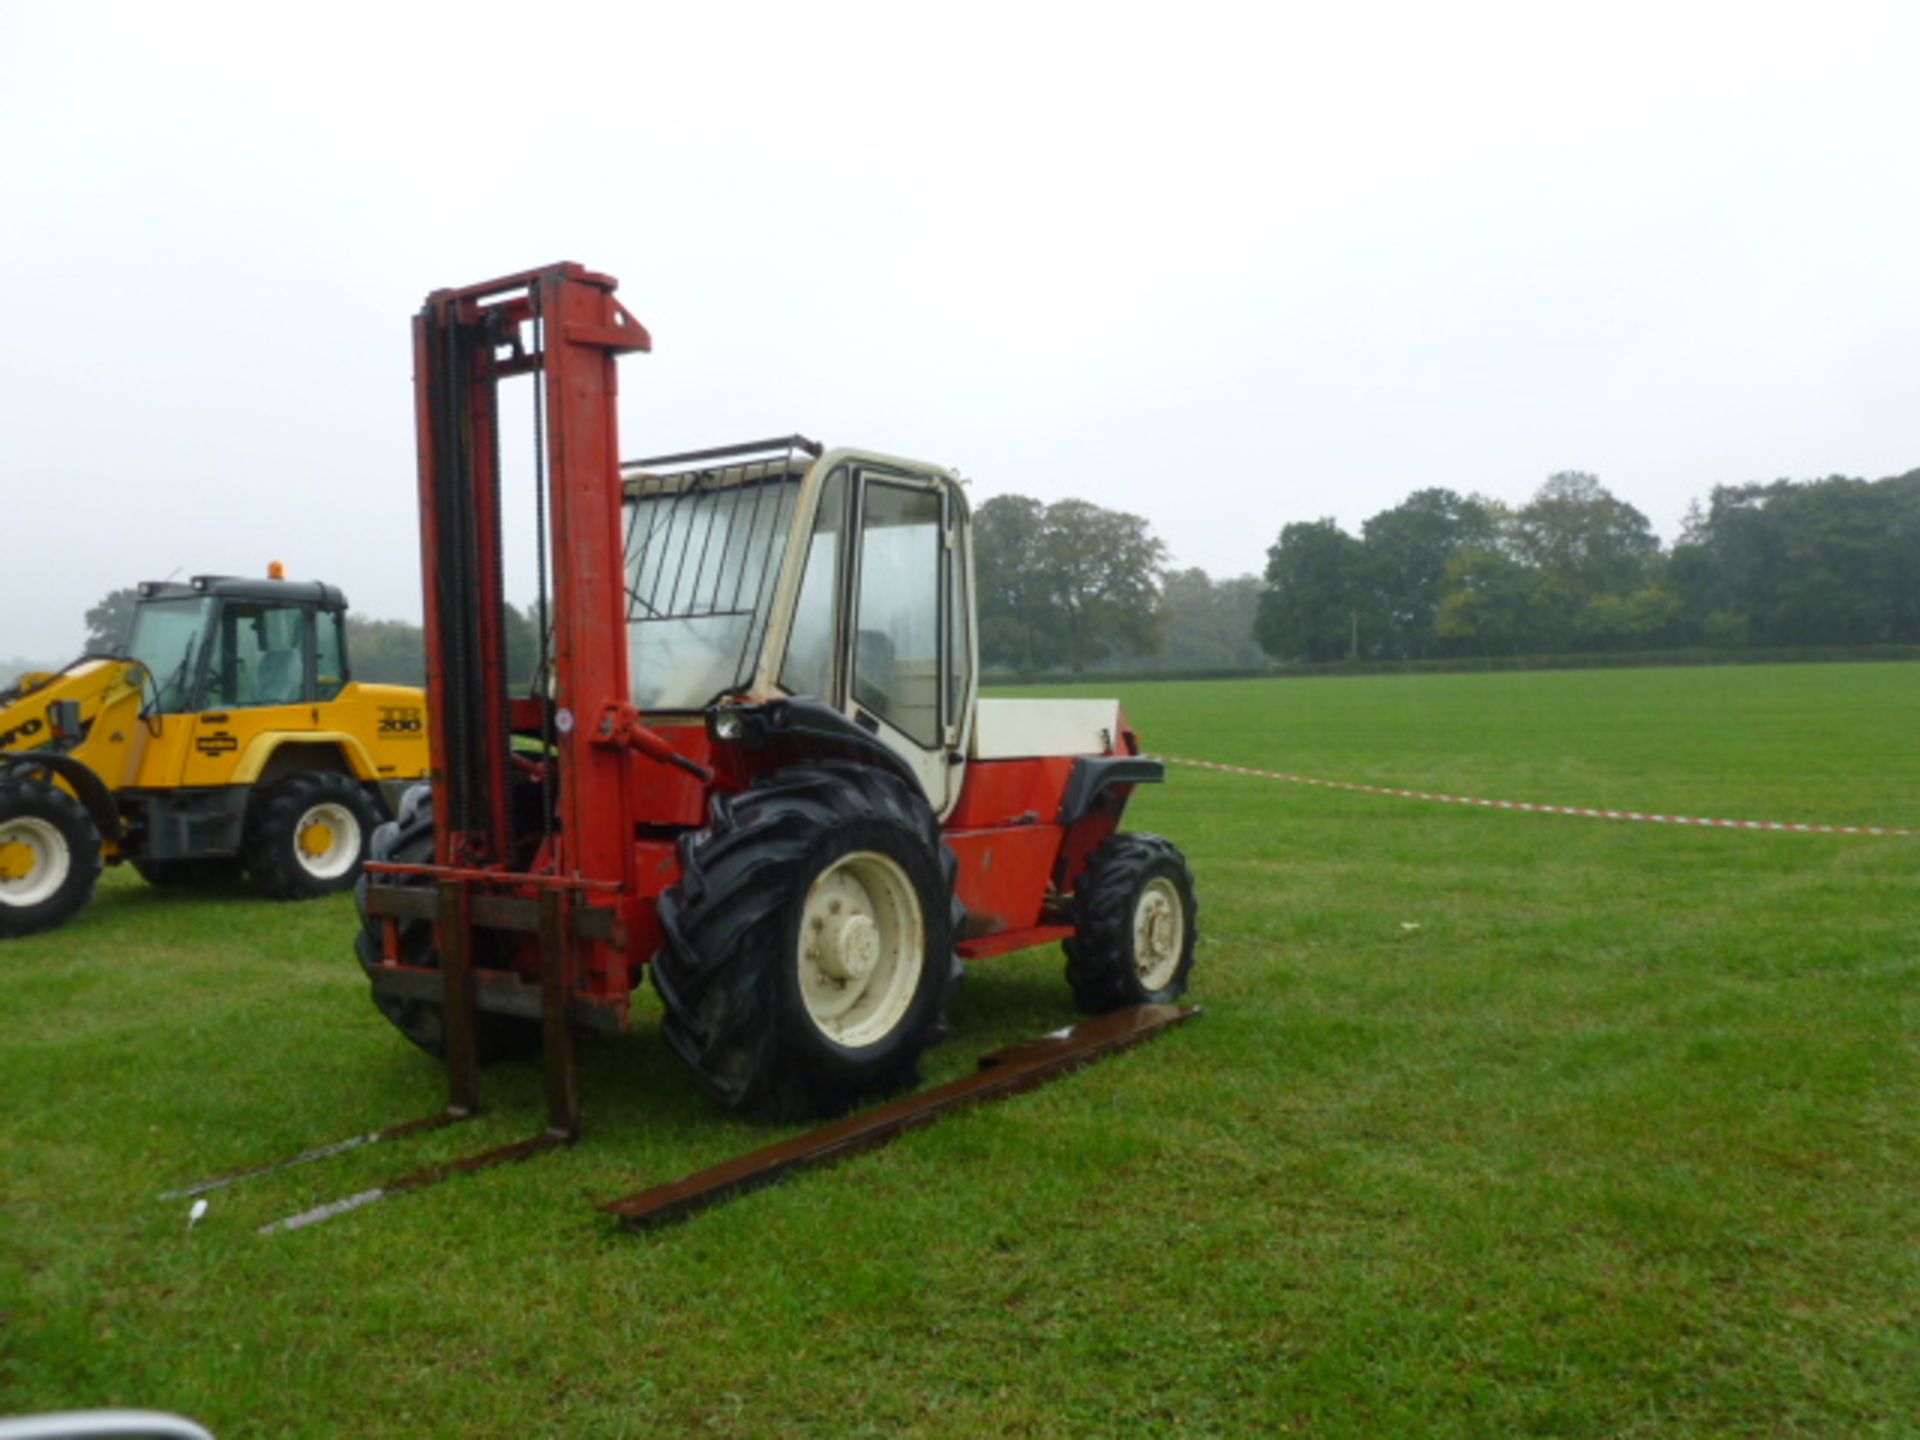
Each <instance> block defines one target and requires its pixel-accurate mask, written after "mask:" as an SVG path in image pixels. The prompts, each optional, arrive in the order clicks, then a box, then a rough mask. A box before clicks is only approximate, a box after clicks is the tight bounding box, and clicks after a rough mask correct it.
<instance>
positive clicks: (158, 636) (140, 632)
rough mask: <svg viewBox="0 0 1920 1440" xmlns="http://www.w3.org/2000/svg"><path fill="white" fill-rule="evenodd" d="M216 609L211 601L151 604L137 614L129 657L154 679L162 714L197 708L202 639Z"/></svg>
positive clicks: (135, 615) (141, 607)
mask: <svg viewBox="0 0 1920 1440" xmlns="http://www.w3.org/2000/svg"><path fill="white" fill-rule="evenodd" d="M212 608H213V601H211V600H148V601H143V602H142V603H141V605H140V608H139V609H138V610H137V611H136V612H135V613H134V618H133V637H132V639H130V640H129V641H128V642H127V653H128V655H130V656H131V657H132V658H133V659H135V660H138V661H139V662H140V663H141V664H142V665H144V666H146V667H147V673H148V674H149V675H151V676H152V677H153V694H154V695H155V696H156V697H157V698H156V700H155V702H154V710H155V711H157V712H158V713H160V714H163V715H175V714H178V713H180V712H181V711H183V710H189V709H192V708H193V684H194V681H195V680H197V679H198V678H199V676H200V658H201V656H202V655H203V654H204V653H205V650H204V647H203V644H202V641H201V638H200V637H201V633H202V631H203V630H204V629H205V626H206V621H207V615H208V612H209V611H210V610H211V609H212Z"/></svg>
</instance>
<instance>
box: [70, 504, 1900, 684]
mask: <svg viewBox="0 0 1920 1440" xmlns="http://www.w3.org/2000/svg"><path fill="white" fill-rule="evenodd" d="M974 561H975V571H976V583H977V587H978V598H977V604H978V608H979V625H980V654H981V661H982V664H983V666H984V668H986V669H987V670H989V671H994V672H998V673H1001V674H1008V673H1012V674H1033V673H1036V672H1041V671H1049V672H1071V673H1079V672H1083V671H1089V670H1098V669H1101V668H1109V667H1115V666H1123V667H1129V668H1134V667H1139V668H1156V667H1158V668H1169V669H1232V668H1252V667H1256V666H1259V665H1261V664H1262V663H1264V662H1266V661H1269V660H1279V661H1284V662H1294V661H1330V660H1349V659H1352V660H1371V661H1395V660H1424V659H1445V658H1450V657H1472V656H1488V657H1496V656H1505V655H1533V654H1567V653H1580V652H1594V651H1609V650H1613V651H1624V650H1632V651H1646V650H1662V649H1679V648H1692V647H1701V646H1705V647H1714V648H1719V649H1726V648H1738V647H1746V646H1770V647H1771V646H1818V645H1885V644H1894V645H1911V644H1920V470H1915V471H1911V472H1909V473H1908V474H1905V475H1900V476H1896V477H1893V478H1891V479H1885V480H1874V481H1868V480H1856V479H1849V478H1847V477H1844V476H1834V477H1831V478H1829V479H1825V480H1812V481H1790V480H1776V481H1774V482H1772V483H1771V484H1749V485H1722V486H1717V487H1715V489H1714V490H1713V492H1712V494H1711V495H1710V496H1709V497H1708V500H1707V503H1706V504H1705V505H1701V504H1699V503H1698V502H1696V503H1695V504H1694V506H1693V507H1692V510H1691V511H1690V512H1689V514H1688V516H1687V520H1686V524H1685V527H1684V529H1683V530H1682V532H1681V534H1680V537H1679V539H1678V540H1676V541H1675V542H1674V544H1673V545H1672V546H1670V547H1669V546H1663V545H1662V544H1661V543H1660V540H1659V538H1658V537H1657V536H1656V535H1655V534H1654V533H1653V527H1652V526H1651V525H1650V524H1649V523H1648V521H1647V517H1646V516H1645V515H1643V514H1641V513H1640V511H1639V510H1637V509H1635V508H1634V507H1633V506H1632V505H1630V504H1628V503H1627V502H1626V501H1624V500H1621V499H1620V498H1618V497H1617V496H1615V495H1613V494H1612V493H1611V492H1610V491H1608V490H1607V488H1606V487H1605V486H1604V485H1602V484H1601V483H1600V481H1599V480H1598V479H1597V478H1595V477H1594V476H1592V475H1589V474H1586V473H1584V472H1582V471H1577V470H1569V471H1563V472H1561V473H1559V474H1556V475H1553V476H1550V477H1549V478H1548V479H1547V480H1546V482H1545V483H1544V484H1543V485H1541V486H1540V488H1539V489H1538V490H1537V491H1536V492H1535V493H1534V495H1533V496H1532V498H1531V499H1529V500H1528V501H1527V502H1526V504H1524V505H1521V506H1519V507H1518V508H1514V507H1510V506H1507V505H1505V504H1503V503H1501V502H1500V501H1498V500H1492V499H1489V498H1487V497H1486V496H1483V495H1464V496H1463V495H1460V494H1457V493H1456V492H1454V491H1452V490H1446V489H1439V488H1433V489H1425V490H1417V491H1415V492H1414V493H1413V494H1411V495H1409V496H1408V497H1407V498H1406V499H1405V500H1403V501H1401V502H1400V503H1399V504H1398V505H1395V506H1393V507H1392V508H1390V509H1387V510H1382V511H1381V512H1380V513H1379V514H1377V515H1374V516H1372V517H1371V518H1369V519H1368V520H1367V521H1366V522H1365V523H1363V524H1362V525H1361V527H1360V533H1359V534H1358V535H1351V534H1349V533H1347V532H1346V531H1345V530H1343V529H1342V528H1341V527H1340V526H1339V525H1338V524H1337V523H1336V522H1335V521H1333V520H1330V519H1328V520H1314V521H1302V522H1298V523H1295V524H1291V525H1288V526H1286V527H1285V528H1284V529H1282V530H1281V532H1280V535H1279V538H1278V539H1277V540H1276V541H1275V543H1274V544H1273V546H1272V547H1271V548H1270V549H1269V550H1268V552H1267V568H1266V573H1265V575H1264V576H1262V577H1255V576H1252V575H1241V576H1235V577H1232V578H1229V579H1224V580H1216V579H1213V578H1212V577H1210V576H1209V575H1207V574H1206V572H1205V571H1202V570H1198V569H1184V570H1170V569H1169V568H1168V567H1167V564H1166V561H1167V548H1166V546H1165V544H1164V543H1162V541H1161V540H1160V539H1159V538H1158V537H1157V536H1155V535H1154V533H1153V527H1152V526H1151V525H1150V524H1148V522H1147V521H1146V520H1144V519H1142V518H1141V517H1140V516H1138V515H1129V514H1126V513H1125V512H1122V511H1117V510H1107V509H1104V508H1102V507H1101V506H1098V505H1094V504H1091V503H1089V502H1087V501H1085V500H1058V501H1054V502H1053V503H1051V504H1047V503H1043V502H1041V501H1039V500H1035V499H1033V498H1031V497H1029V496H1025V495H1001V496H996V497H995V498H993V499H991V500H988V501H987V502H986V503H985V504H983V505H981V506H980V508H979V509H978V511H977V512H976V513H975V516H974ZM134 599H135V592H134V591H133V590H132V589H122V590H115V591H112V592H111V593H109V594H108V595H106V596H104V597H103V598H102V599H101V601H100V603H99V604H97V605H95V606H94V607H93V608H92V609H90V610H89V611H88V612H87V615H86V622H87V630H88V640H87V648H88V650H89V651H90V652H96V651H114V650H118V649H121V648H122V647H124V645H125V643H126V638H127V632H128V629H129V627H130V625H131V622H132V618H133V605H134ZM506 619H507V659H508V669H509V671H510V673H511V675H512V677H513V680H514V682H515V683H516V684H524V683H526V682H527V681H528V680H529V679H530V678H531V676H532V673H533V670H534V666H535V663H536V641H537V633H536V629H535V625H534V621H533V617H532V614H531V612H530V610H529V611H522V610H520V609H518V608H517V607H515V606H512V605H509V606H508V607H507V616H506ZM424 648H425V647H424V637H423V635H422V632H421V629H420V627H419V626H418V625H414V624H411V623H409V622H407V621H404V620H373V619H368V618H366V617H364V616H360V615H349V616H348V617H347V652H348V656H349V659H350V661H351V663H352V666H353V671H354V674H355V675H356V676H358V677H359V678H360V679H362V680H370V681H385V682H389V683H395V684H416V685H417V684H420V683H422V681H423V679H424V676H425V673H426V662H425V654H424Z"/></svg>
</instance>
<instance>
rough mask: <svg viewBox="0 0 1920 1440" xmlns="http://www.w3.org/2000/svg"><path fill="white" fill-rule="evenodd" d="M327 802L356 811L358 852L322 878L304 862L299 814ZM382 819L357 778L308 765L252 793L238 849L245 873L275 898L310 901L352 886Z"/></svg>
mask: <svg viewBox="0 0 1920 1440" xmlns="http://www.w3.org/2000/svg"><path fill="white" fill-rule="evenodd" d="M327 802H332V803H334V804H337V805H341V806H344V807H345V808H346V809H348V810H350V811H352V812H353V817H354V819H355V820H356V821H358V822H359V825H360V854H359V856H358V857H357V858H356V859H355V860H354V862H353V864H352V865H351V866H349V867H348V868H347V869H346V870H345V871H343V872H342V873H341V874H339V875H336V876H329V877H326V878H321V877H319V876H315V875H313V874H310V873H309V872H308V871H307V870H306V869H304V868H303V867H302V866H301V864H300V861H299V859H298V857H297V856H296V855H295V854H294V846H295V845H296V843H297V840H298V830H299V825H300V817H301V816H303V815H305V814H306V813H307V812H308V811H309V810H311V809H312V808H313V807H314V806H315V805H319V804H324V803H327ZM379 824H380V809H379V807H378V806H377V805H375V804H374V802H373V799H372V797H370V796H369V795H368V794H367V792H366V789H365V787H363V786H362V785H361V784H360V782H359V781H358V780H355V779H354V778H353V777H352V776H351V775H343V774H341V773H340V772H339V771H337V770H306V771H302V772H301V773H299V774H297V775H289V776H287V777H286V778H285V779H284V780H276V781H274V782H273V784H271V785H267V786H264V787H262V788H261V789H260V790H258V791H256V792H255V793H254V795H253V796H252V797H251V799H250V800H249V802H248V805H247V822H246V829H245V835H244V838H243V839H242V841H241V846H240V851H241V854H242V855H243V856H244V857H245V860H246V866H247V873H248V874H249V875H251V876H252V877H253V882H254V884H256V885H258V886H259V887H260V889H261V890H262V891H263V892H264V893H265V894H266V895H268V896H269V897H271V898H272V899H275V900H312V899H314V898H316V897H318V896H321V895H331V894H333V893H334V892H335V891H339V890H347V889H350V888H352V886H353V885H354V884H355V882H356V881H358V879H359V878H360V866H361V863H362V862H363V861H364V860H365V859H366V858H367V852H368V848H369V843H370V839H371V837H372V835H373V832H374V830H375V828H376V827H378V825H379Z"/></svg>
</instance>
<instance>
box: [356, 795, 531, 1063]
mask: <svg viewBox="0 0 1920 1440" xmlns="http://www.w3.org/2000/svg"><path fill="white" fill-rule="evenodd" d="M431 794H432V792H431V791H430V790H428V788H427V787H426V786H424V785H422V786H419V787H417V788H416V789H415V790H412V791H409V792H408V794H407V798H406V800H405V801H404V802H403V803H402V804H401V806H400V818H399V819H398V820H396V821H390V822H389V823H387V824H385V825H382V826H380V828H379V829H377V830H375V831H374V832H373V841H372V844H371V847H370V848H371V855H372V858H373V859H375V860H394V861H398V862H399V863H400V864H402V865H431V864H432V863H433V802H432V800H431V799H430V798H429V797H430V796H431ZM416 796H417V797H419V798H415V797H416ZM389 879H390V881H392V882H393V883H397V884H402V885H406V884H412V883H415V882H414V881H413V880H412V879H410V878H404V877H398V876H392V877H389ZM367 883H368V882H367V877H366V876H365V875H362V876H361V877H360V878H359V879H358V880H357V881H356V882H355V884H354V887H353V899H354V905H355V907H356V908H357V909H358V911H359V913H360V933H359V934H358V935H356V936H354V938H353V950H354V954H355V955H356V956H357V957H358V958H359V960H360V968H361V969H362V970H363V971H365V972H366V974H367V978H368V980H369V981H371V980H372V978H373V967H374V966H375V965H377V964H378V963H379V962H380V952H381V945H382V942H383V939H384V935H383V931H384V929H385V927H384V926H383V925H382V923H381V922H380V921H379V920H378V919H375V918H369V917H368V915H367ZM419 883H425V882H419ZM399 928H400V936H399V939H400V959H401V961H402V962H403V963H405V964H408V965H420V966H424V967H426V968H428V969H438V968H439V965H440V957H439V956H438V955H437V954H436V953H435V952H434V949H433V926H432V925H431V924H429V923H428V922H427V921H425V920H402V921H400V922H399ZM476 938H478V937H476ZM373 1003H374V1007H375V1008H376V1009H377V1010H379V1012H380V1013H381V1014H382V1015H384V1016H386V1017H387V1019H388V1020H389V1021H391V1022H392V1024H393V1027H394V1029H396V1030H398V1031H399V1032H400V1033H401V1034H402V1035H404V1036H406V1037H407V1039H409V1040H411V1041H412V1042H413V1043H414V1044H416V1045H418V1046H419V1047H420V1048H421V1049H422V1050H424V1051H426V1052H427V1053H428V1054H429V1055H432V1056H434V1057H436V1058H438V1059H441V1060H444V1059H446V1058H447V1032H446V1026H445V1025H444V1024H443V1023H442V1014H441V1007H440V1004H439V1002H438V1001H434V1000H402V999H399V998H398V997H396V996H392V995H382V994H380V993H379V992H378V991H377V990H376V991H374V992H373ZM473 1018H474V1050H475V1053H476V1054H477V1055H478V1057H479V1060H480V1063H481V1064H482V1065H491V1064H493V1063H494V1062H495V1061H496V1060H519V1059H524V1058H525V1057H527V1056H529V1055H537V1054H539V1053H540V1022H539V1021H537V1020H523V1019H521V1018H520V1017H519V1016H517V1015H494V1014H490V1013H488V1012H486V1011H481V1012H480V1013H478V1014H476V1015H475V1016H474V1017H473Z"/></svg>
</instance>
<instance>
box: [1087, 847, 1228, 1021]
mask: <svg viewBox="0 0 1920 1440" xmlns="http://www.w3.org/2000/svg"><path fill="white" fill-rule="evenodd" d="M1199 908H1200V907H1199V903H1198V902H1197V901H1196V900H1195V899H1194V895H1193V871H1192V870H1190V869H1189V868H1188V867H1187V857H1186V856H1184V855H1182V854H1181V853H1180V850H1179V847H1177V846H1176V845H1175V844H1174V843H1173V842H1172V841H1171V840H1167V839H1165V838H1163V837H1161V836H1159V835H1147V834H1123V835H1112V836H1109V837H1108V838H1107V839H1106V840H1105V841H1104V842H1103V843H1102V844H1101V846H1100V848H1099V849H1097V850H1095V851H1094V852H1093V858H1092V859H1090V860H1089V861H1088V862H1087V868H1086V872H1085V873H1084V874H1082V875H1081V877H1080V883H1079V885H1078V886H1077V887H1076V889H1075V894H1074V899H1073V924H1074V934H1073V936H1072V938H1071V939H1069V940H1068V941H1067V942H1066V944H1065V946H1064V948H1065V950H1066V952H1067V983H1068V984H1069V985H1071V986H1072V987H1073V1001H1074V1004H1075V1005H1077V1006H1079V1008H1080V1009H1081V1011H1083V1012H1084V1013H1086V1014H1088V1015H1104V1014H1106V1013H1107V1012H1109V1011H1112V1010H1120V1009H1124V1008H1125V1007H1126V1006H1128V1005H1164V1004H1168V1003H1171V1002H1172V1001H1174V1000H1177V999H1179V998H1180V997H1181V996H1182V995H1184V994H1186V992H1187V977H1188V976H1189V975H1191V974H1192V973H1193V951H1194V945H1195V943H1196V941H1197V940H1198V937H1199V931H1198V930H1197V929H1196V928H1195V926H1194V917H1195V916H1196V914H1197V913H1198V911H1199Z"/></svg>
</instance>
